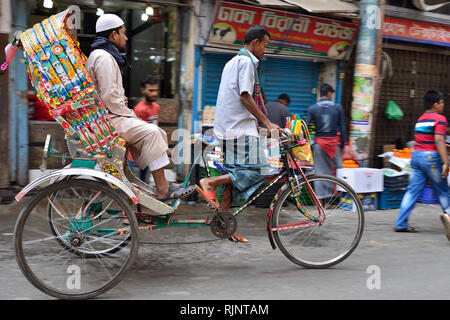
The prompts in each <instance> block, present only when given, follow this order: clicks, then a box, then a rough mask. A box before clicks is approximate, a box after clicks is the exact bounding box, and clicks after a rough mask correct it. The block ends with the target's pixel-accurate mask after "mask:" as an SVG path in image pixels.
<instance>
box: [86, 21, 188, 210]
mask: <svg viewBox="0 0 450 320" xmlns="http://www.w3.org/2000/svg"><path fill="white" fill-rule="evenodd" d="M95 31H96V33H97V36H96V37H95V38H94V41H93V43H92V45H91V48H92V52H91V54H90V55H89V58H88V60H87V64H86V68H87V70H88V72H89V74H90V75H91V76H92V78H93V80H94V83H95V86H96V88H97V91H98V94H99V96H100V98H101V100H102V102H103V104H104V105H105V107H106V108H107V109H108V111H109V114H110V116H111V119H112V122H113V124H114V126H115V128H116V129H117V130H118V132H119V135H120V137H122V138H123V139H125V140H126V141H127V143H128V147H129V150H130V152H131V155H132V156H133V158H134V160H135V162H136V163H137V165H138V166H139V167H140V168H141V169H145V168H147V167H148V168H149V170H150V171H151V173H152V176H153V179H154V181H155V184H156V190H157V194H156V198H157V199H158V200H160V201H163V202H170V201H171V200H173V199H178V198H181V197H184V196H187V195H189V194H190V193H192V192H193V191H194V187H193V186H189V187H186V188H183V187H180V186H179V185H175V184H172V183H169V182H168V181H167V179H166V177H165V175H164V167H165V166H167V165H168V164H169V163H170V161H169V156H168V153H170V150H169V148H168V144H167V134H166V132H165V131H164V130H162V129H161V128H159V127H158V126H156V125H154V124H152V123H147V122H145V121H143V120H141V119H139V118H138V117H137V116H136V115H135V114H134V112H133V111H132V110H131V109H129V108H128V106H127V105H128V99H127V97H126V96H125V91H124V89H123V85H122V75H123V70H124V68H125V67H126V66H127V61H126V59H125V58H124V57H123V56H122V54H121V53H120V52H121V51H122V52H123V51H124V50H125V48H126V42H127V40H128V38H127V36H126V34H125V31H126V30H125V25H124V22H123V20H122V19H121V18H120V17H118V16H117V15H114V14H104V15H102V16H100V17H99V18H98V19H97V23H96V26H95Z"/></svg>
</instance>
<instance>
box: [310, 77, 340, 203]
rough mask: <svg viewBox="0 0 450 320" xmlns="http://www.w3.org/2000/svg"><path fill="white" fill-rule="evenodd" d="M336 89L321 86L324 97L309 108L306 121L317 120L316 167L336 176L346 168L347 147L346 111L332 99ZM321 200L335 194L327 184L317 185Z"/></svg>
mask: <svg viewBox="0 0 450 320" xmlns="http://www.w3.org/2000/svg"><path fill="white" fill-rule="evenodd" d="M333 93H334V89H333V87H332V86H330V85H329V84H327V83H324V84H323V85H322V86H321V87H320V100H319V101H318V102H317V103H316V104H314V105H312V106H310V107H309V108H308V115H307V118H306V124H307V125H308V126H309V125H310V124H311V121H314V123H315V126H316V134H315V137H314V144H313V145H312V151H313V157H314V169H315V170H316V172H317V173H318V174H329V175H335V174H336V169H337V168H341V167H342V156H341V151H342V149H343V148H344V146H345V141H346V139H347V136H346V128H345V119H344V110H343V108H342V106H341V105H340V104H336V103H334V102H333V101H331V98H332V96H333ZM316 189H317V190H316V194H317V196H318V197H319V199H322V198H326V197H329V196H331V195H332V194H330V192H331V190H328V188H326V185H321V186H316Z"/></svg>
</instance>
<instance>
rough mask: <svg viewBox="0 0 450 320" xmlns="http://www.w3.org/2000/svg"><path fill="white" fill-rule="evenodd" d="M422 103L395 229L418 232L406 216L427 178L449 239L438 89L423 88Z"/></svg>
mask: <svg viewBox="0 0 450 320" xmlns="http://www.w3.org/2000/svg"><path fill="white" fill-rule="evenodd" d="M423 104H424V108H425V113H424V114H422V115H421V116H420V117H419V119H418V120H417V123H416V126H415V128H414V138H415V145H414V150H413V152H412V153H411V165H410V167H411V173H410V176H409V185H408V187H407V189H406V192H405V195H404V196H403V199H402V202H401V205H400V211H399V214H398V217H397V219H396V220H395V231H397V232H418V231H417V229H416V228H414V227H412V226H410V225H408V218H409V216H410V214H411V211H412V210H413V208H414V205H415V203H416V201H417V199H419V197H420V195H421V194H422V191H423V189H424V187H425V184H426V183H427V180H428V181H430V182H431V186H432V188H433V190H434V192H435V194H436V195H437V197H438V199H439V203H440V205H441V207H442V210H443V212H444V213H443V214H442V215H441V221H442V223H443V225H444V229H445V234H446V236H447V238H448V239H449V240H450V218H449V216H448V214H449V213H450V208H449V204H450V203H449V199H448V183H447V176H448V168H449V162H448V154H447V146H446V144H445V138H446V134H447V127H448V122H447V119H446V118H445V116H443V112H444V100H443V95H442V93H440V92H438V91H434V90H430V91H427V92H426V93H425V95H424V97H423Z"/></svg>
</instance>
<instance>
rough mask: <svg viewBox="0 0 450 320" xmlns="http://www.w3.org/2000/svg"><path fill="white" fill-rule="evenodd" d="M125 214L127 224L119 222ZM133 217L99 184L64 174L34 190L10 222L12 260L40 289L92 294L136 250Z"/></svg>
mask: <svg viewBox="0 0 450 320" xmlns="http://www.w3.org/2000/svg"><path fill="white" fill-rule="evenodd" d="M125 219H127V221H128V222H127V224H124V222H125V221H126V220H125ZM137 229H138V225H137V220H136V216H135V215H134V213H133V212H132V210H131V209H130V207H129V206H128V204H127V201H126V200H125V199H124V198H123V197H122V196H121V195H120V194H119V193H118V192H117V191H116V190H114V189H112V188H111V187H110V186H108V185H106V184H105V183H100V182H97V181H93V180H86V179H70V180H66V181H61V182H57V183H55V184H52V185H50V186H48V187H46V188H44V189H42V190H41V191H39V192H38V193H37V194H36V195H35V196H34V197H33V198H31V199H30V202H29V203H28V204H27V205H26V206H25V207H24V209H23V210H22V212H21V213H20V215H19V218H18V220H17V223H16V227H15V231H14V238H15V249H16V259H17V262H18V264H19V267H20V269H21V270H22V272H23V274H24V275H25V277H26V278H27V279H28V280H29V281H30V282H31V283H32V284H33V285H34V286H35V287H36V288H38V289H39V290H41V291H42V292H44V293H46V294H48V295H50V296H53V297H56V298H62V299H87V298H92V297H95V296H97V295H99V294H102V293H105V292H106V291H108V290H110V289H111V288H113V287H114V286H115V285H117V284H118V283H119V282H120V281H121V280H122V279H123V277H124V276H125V275H126V273H127V272H128V271H129V270H130V268H131V266H132V264H133V262H134V259H135V257H136V255H137V250H138V235H137Z"/></svg>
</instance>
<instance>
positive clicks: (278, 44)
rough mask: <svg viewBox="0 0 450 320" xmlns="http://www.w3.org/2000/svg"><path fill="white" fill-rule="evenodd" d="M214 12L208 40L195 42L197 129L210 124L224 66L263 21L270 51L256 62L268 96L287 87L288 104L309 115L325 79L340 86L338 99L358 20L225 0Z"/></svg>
mask: <svg viewBox="0 0 450 320" xmlns="http://www.w3.org/2000/svg"><path fill="white" fill-rule="evenodd" d="M297 9H298V8H297ZM299 12H302V13H299ZM211 16H212V17H214V18H213V21H212V23H211V24H210V29H209V30H208V31H209V34H208V35H207V41H205V42H204V43H201V42H198V43H197V46H196V52H197V58H198V64H197V65H196V77H195V88H194V103H193V131H194V132H199V131H201V129H202V127H204V126H207V127H210V126H211V124H212V121H213V116H211V114H210V113H211V112H213V109H214V106H215V103H216V99H217V92H218V88H219V84H220V78H221V74H222V70H223V67H224V66H225V64H226V63H227V62H228V61H229V60H230V59H231V58H232V57H233V56H234V55H235V54H236V52H237V50H239V49H240V48H241V47H242V46H243V43H244V41H243V40H244V35H245V32H246V31H247V30H248V29H249V28H250V27H251V26H252V25H262V26H264V27H265V28H266V30H267V31H269V33H270V34H271V41H270V44H269V46H268V48H267V53H266V55H265V56H264V58H263V60H262V61H261V62H260V64H259V68H258V72H259V78H260V81H261V85H262V89H263V93H264V95H265V99H266V102H270V101H273V100H276V99H277V98H278V96H279V95H280V94H282V93H286V94H288V95H289V97H290V98H291V103H290V105H288V108H289V109H290V111H291V113H292V114H300V116H305V115H306V111H307V108H308V107H309V106H310V105H312V104H314V103H315V102H316V101H317V98H318V91H317V88H318V87H319V86H320V84H321V83H323V82H328V83H330V84H332V85H333V86H334V87H335V88H336V89H337V92H336V101H337V102H340V97H341V95H340V92H341V89H342V88H341V81H340V80H339V74H340V69H341V68H342V66H343V65H344V64H345V61H346V59H347V58H348V56H349V54H350V52H351V50H352V47H353V45H354V40H355V36H356V33H357V25H356V24H354V23H352V22H349V21H348V20H344V19H343V20H336V19H329V18H326V17H323V16H321V17H318V16H312V15H308V14H306V13H304V10H296V12H292V11H283V10H279V9H273V8H269V7H262V6H252V5H244V4H242V3H235V2H224V1H223V2H220V4H219V5H217V6H216V7H215V8H214V11H212V12H211ZM205 110H207V113H208V114H205V113H206V112H203V111H205Z"/></svg>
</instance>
